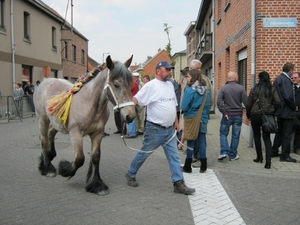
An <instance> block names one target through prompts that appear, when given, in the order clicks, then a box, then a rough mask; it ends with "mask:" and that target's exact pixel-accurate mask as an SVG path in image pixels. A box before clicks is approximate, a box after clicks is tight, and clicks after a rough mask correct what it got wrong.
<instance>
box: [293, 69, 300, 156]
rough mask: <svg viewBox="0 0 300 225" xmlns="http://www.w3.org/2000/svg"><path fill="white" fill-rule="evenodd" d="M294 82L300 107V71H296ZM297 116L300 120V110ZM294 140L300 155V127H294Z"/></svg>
mask: <svg viewBox="0 0 300 225" xmlns="http://www.w3.org/2000/svg"><path fill="white" fill-rule="evenodd" d="M292 82H293V84H294V95H295V102H296V106H297V107H298V109H299V108H300V73H299V72H295V73H293V75H292ZM296 117H297V118H298V120H300V111H299V110H298V111H297V112H296ZM294 131H295V133H294V141H293V142H292V145H293V147H294V152H295V153H296V154H298V155H300V127H297V128H294Z"/></svg>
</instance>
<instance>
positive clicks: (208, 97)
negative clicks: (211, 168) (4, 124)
mask: <svg viewBox="0 0 300 225" xmlns="http://www.w3.org/2000/svg"><path fill="white" fill-rule="evenodd" d="M201 66H202V63H201V62H200V61H199V60H196V59H195V60H192V61H191V62H190V64H189V67H186V68H184V69H183V70H181V71H180V72H181V78H180V81H179V82H178V83H177V82H176V81H174V80H173V78H172V74H171V70H172V69H173V68H174V67H173V66H172V65H171V64H170V63H168V62H167V61H161V62H158V63H157V65H156V75H155V78H154V79H153V80H151V82H149V81H150V79H149V76H148V75H146V77H147V80H144V78H145V76H144V77H143V79H142V80H143V81H146V82H144V83H145V84H144V86H142V85H141V86H140V88H139V90H138V91H137V92H136V94H133V102H134V103H135V105H136V106H139V107H144V108H145V112H144V115H145V120H144V121H145V127H144V132H143V135H144V139H143V145H142V147H141V150H140V151H139V152H138V153H137V154H136V156H135V157H134V159H133V160H132V162H131V164H130V166H129V168H128V170H127V172H126V174H125V177H126V179H127V183H128V185H129V186H132V187H137V186H138V182H137V181H136V174H137V172H138V170H139V168H140V167H141V166H142V165H143V163H144V162H145V160H146V159H147V158H148V157H149V156H150V155H151V153H152V152H153V151H154V150H155V149H157V148H158V147H159V146H162V147H163V149H164V153H165V155H166V158H167V160H168V163H169V167H170V171H171V180H172V183H173V186H174V192H176V193H182V194H192V193H193V192H195V189H193V188H189V187H187V186H186V185H185V183H184V180H183V176H182V172H184V173H191V172H192V168H199V167H200V170H199V172H200V173H204V172H205V171H206V170H207V157H206V133H207V124H208V122H209V113H210V107H211V106H212V104H213V97H212V94H213V93H212V87H211V83H210V80H209V79H208V77H207V76H205V75H202V74H201ZM145 79H146V78H145ZM257 81H258V82H257V84H256V85H255V86H254V87H253V88H252V89H251V91H250V93H249V96H247V93H246V91H245V87H244V86H243V85H241V84H239V83H238V74H237V73H236V72H234V71H229V72H228V74H227V82H226V84H225V85H223V86H222V87H221V88H220V90H219V92H218V96H217V102H216V105H217V107H218V109H219V111H220V113H221V114H222V118H221V121H220V130H219V134H220V155H219V156H218V158H217V159H218V161H223V160H225V159H226V158H228V160H230V161H235V160H238V159H239V155H238V145H239V140H240V133H241V127H242V123H243V113H244V112H246V117H247V118H248V119H249V121H250V124H251V128H252V131H253V138H254V144H255V149H256V158H255V159H253V162H255V163H263V161H264V157H263V152H262V143H261V135H262V139H263V142H264V146H265V165H264V168H266V169H270V168H271V158H272V157H280V161H282V162H297V161H296V160H295V159H293V158H291V156H290V151H291V149H292V150H293V151H294V152H295V153H297V154H300V143H299V142H300V112H299V111H298V108H299V107H300V73H298V72H294V65H293V64H291V63H286V64H284V65H283V68H282V73H281V74H280V75H279V76H278V77H277V78H276V79H275V81H274V83H273V84H272V83H271V81H270V75H269V74H268V72H266V71H262V72H260V73H259V74H258V77H257ZM136 82H137V81H136ZM174 83H176V84H177V85H176V84H174ZM137 84H140V83H139V82H137ZM170 84H172V85H170ZM258 101H259V102H260V103H261V107H260V106H259V103H258ZM262 111H263V112H264V114H266V115H273V116H274V117H276V120H277V123H278V132H277V133H276V134H275V138H274V141H273V144H272V140H271V133H268V132H267V131H265V130H264V129H263V121H262V114H261V113H262ZM296 121H299V122H298V124H299V125H297V123H296ZM230 128H231V142H230V144H229V143H228V135H229V130H230ZM135 129H136V131H138V127H137V126H136V128H135ZM176 131H177V137H178V138H179V139H178V140H176V138H175V135H173V133H174V132H175V133H176ZM178 134H180V135H178ZM185 142H186V145H184V143H185ZM183 146H185V148H186V159H185V162H184V164H183V166H181V163H180V160H179V157H178V154H179V153H178V150H182V149H183ZM280 147H281V153H280V154H279V148H280Z"/></svg>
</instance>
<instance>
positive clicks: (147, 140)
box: [127, 122, 183, 183]
mask: <svg viewBox="0 0 300 225" xmlns="http://www.w3.org/2000/svg"><path fill="white" fill-rule="evenodd" d="M145 128H146V129H145V133H144V140H143V146H142V148H141V150H140V151H139V152H138V153H137V154H136V155H135V157H134V159H133V160H132V162H131V164H130V166H129V169H128V171H127V173H128V175H129V176H130V177H135V176H136V174H137V171H138V170H139V169H140V167H141V166H142V165H143V163H144V162H145V160H146V159H147V158H148V157H149V156H150V155H151V154H152V152H153V151H154V150H155V149H157V148H158V147H159V146H162V147H163V149H164V153H165V155H166V158H167V160H168V164H169V168H170V171H171V179H172V182H173V183H175V182H177V181H180V180H183V175H182V172H181V169H180V165H181V163H180V158H179V154H178V150H177V140H176V137H175V136H174V137H173V138H172V136H173V135H174V133H175V130H174V127H173V126H171V127H169V128H167V129H166V128H162V127H159V126H156V125H154V124H151V123H149V122H146V127H145ZM171 138H172V140H170V139H171Z"/></svg>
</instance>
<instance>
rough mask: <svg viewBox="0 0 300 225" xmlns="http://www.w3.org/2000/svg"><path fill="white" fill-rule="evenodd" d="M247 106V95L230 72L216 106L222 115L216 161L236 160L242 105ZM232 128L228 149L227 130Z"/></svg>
mask: <svg viewBox="0 0 300 225" xmlns="http://www.w3.org/2000/svg"><path fill="white" fill-rule="evenodd" d="M242 103H243V104H244V105H246V104H247V94H246V91H245V87H244V86H242V85H240V84H239V83H238V75H237V73H236V72H233V71H230V72H229V73H228V76H227V82H226V84H225V85H224V86H222V87H221V88H220V90H219V94H218V97H217V105H218V108H219V111H220V112H221V113H222V114H223V116H222V119H221V123H220V148H221V150H220V155H219V157H218V160H223V159H225V158H227V156H228V157H229V160H230V161H234V160H238V159H239V156H238V154H237V148H238V145H239V141H240V134H241V127H242V117H243V116H242V115H243V105H242ZM231 126H232V135H231V143H230V147H229V144H228V140H227V136H228V133H229V128H230V127H231Z"/></svg>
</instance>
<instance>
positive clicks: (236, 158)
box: [230, 155, 240, 161]
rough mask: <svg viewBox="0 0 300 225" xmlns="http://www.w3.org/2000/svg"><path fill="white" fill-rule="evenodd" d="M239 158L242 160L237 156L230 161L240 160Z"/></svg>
mask: <svg viewBox="0 0 300 225" xmlns="http://www.w3.org/2000/svg"><path fill="white" fill-rule="evenodd" d="M239 158H240V157H239V156H238V155H236V157H235V158H233V159H230V161H234V160H238V159H239Z"/></svg>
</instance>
